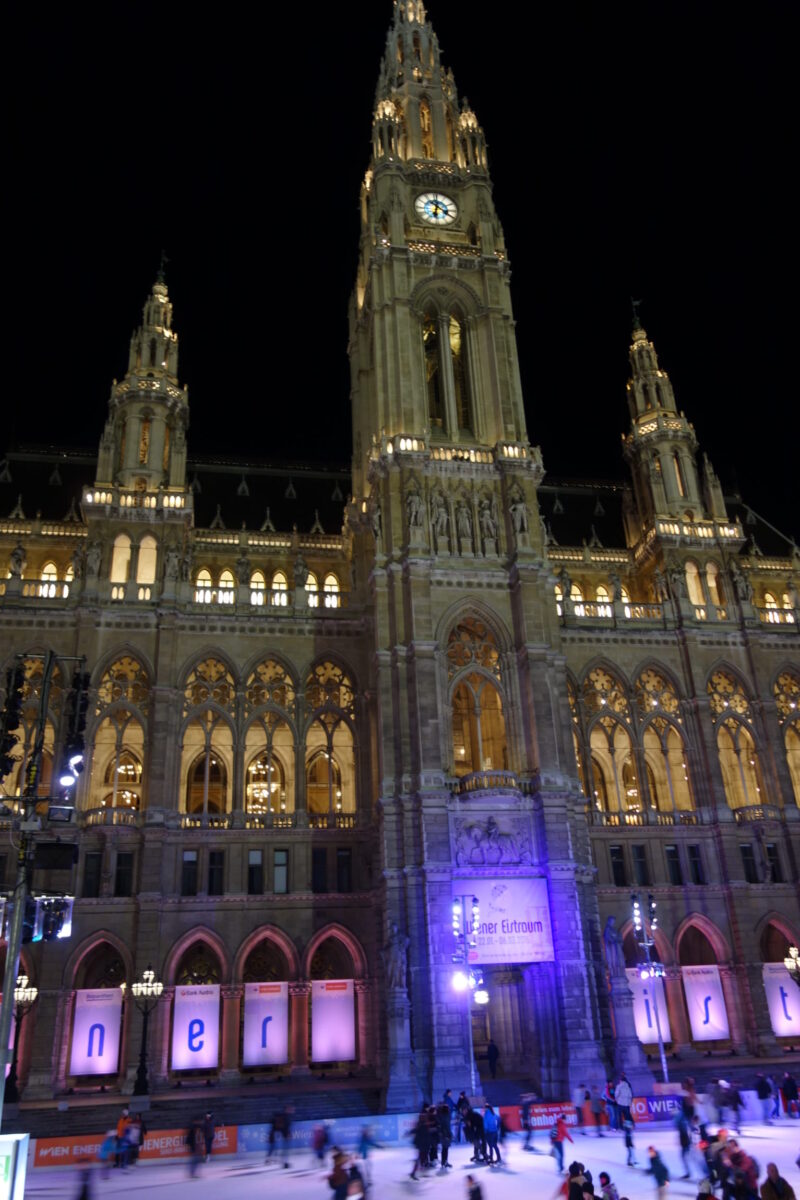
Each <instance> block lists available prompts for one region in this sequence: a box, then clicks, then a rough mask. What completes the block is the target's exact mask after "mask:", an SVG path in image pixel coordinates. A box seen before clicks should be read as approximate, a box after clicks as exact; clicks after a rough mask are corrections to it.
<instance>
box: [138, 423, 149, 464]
mask: <svg viewBox="0 0 800 1200" xmlns="http://www.w3.org/2000/svg"><path fill="white" fill-rule="evenodd" d="M150 425H151V422H150V418H149V417H142V423H141V425H140V427H139V465H140V466H146V465H147V460H148V459H149V457H150Z"/></svg>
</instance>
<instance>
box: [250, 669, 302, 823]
mask: <svg viewBox="0 0 800 1200" xmlns="http://www.w3.org/2000/svg"><path fill="white" fill-rule="evenodd" d="M266 706H269V707H266ZM254 710H257V713H258V715H257V716H256V717H255V719H254V720H253V721H251V723H250V724H249V725H248V727H247V732H246V734H245V762H246V763H247V768H246V770H245V808H246V809H247V811H248V812H254V813H265V812H293V811H294V795H295V778H294V763H295V734H294V732H293V727H292V725H291V724H290V721H291V719H292V717H293V715H294V711H295V690H294V685H293V683H292V680H291V678H290V677H289V674H288V672H287V671H286V668H285V667H284V666H283V665H282V664H281V663H278V662H276V661H274V660H272V659H267V660H266V661H265V662H262V663H259V665H258V666H257V667H256V668H255V670H254V671H253V672H252V674H251V675H250V677H249V679H248V681H247V687H246V690H245V714H246V715H247V714H249V713H250V712H252V711H254Z"/></svg>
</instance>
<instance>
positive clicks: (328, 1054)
mask: <svg viewBox="0 0 800 1200" xmlns="http://www.w3.org/2000/svg"><path fill="white" fill-rule="evenodd" d="M355 1056H356V1006H355V993H354V991H353V981H352V979H314V980H312V982H311V1061H312V1062H320V1063H322V1062H352V1061H353V1059H354V1058H355Z"/></svg>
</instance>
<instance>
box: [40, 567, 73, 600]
mask: <svg viewBox="0 0 800 1200" xmlns="http://www.w3.org/2000/svg"><path fill="white" fill-rule="evenodd" d="M38 591H39V595H40V596H43V597H45V598H46V599H48V600H52V599H53V598H54V597H55V595H56V593H57V591H58V570H57V569H56V564H55V563H54V562H46V563H45V564H44V566H43V567H42V573H41V576H40V583H39V588H38ZM67 591H69V589H67Z"/></svg>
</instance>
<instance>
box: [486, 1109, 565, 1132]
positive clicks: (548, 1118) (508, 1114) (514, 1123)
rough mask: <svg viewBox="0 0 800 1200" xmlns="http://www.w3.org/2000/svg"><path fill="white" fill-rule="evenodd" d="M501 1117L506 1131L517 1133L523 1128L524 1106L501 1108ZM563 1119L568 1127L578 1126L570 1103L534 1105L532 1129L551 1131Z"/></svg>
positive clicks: (531, 1113)
mask: <svg viewBox="0 0 800 1200" xmlns="http://www.w3.org/2000/svg"><path fill="white" fill-rule="evenodd" d="M500 1115H501V1116H502V1118H503V1120H504V1121H505V1124H506V1129H510V1130H512V1131H516V1130H518V1129H521V1128H522V1106H521V1105H519V1104H515V1105H513V1106H509V1107H508V1108H505V1107H503V1108H501V1109H500ZM559 1117H563V1118H564V1120H565V1122H566V1124H567V1125H577V1123H578V1120H577V1117H576V1116H575V1108H574V1106H573V1105H572V1104H570V1103H569V1102H565V1103H564V1104H532V1105H531V1111H530V1120H531V1128H532V1129H551V1128H552V1126H553V1125H555V1123H556V1121H557V1119H558V1118H559Z"/></svg>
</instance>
